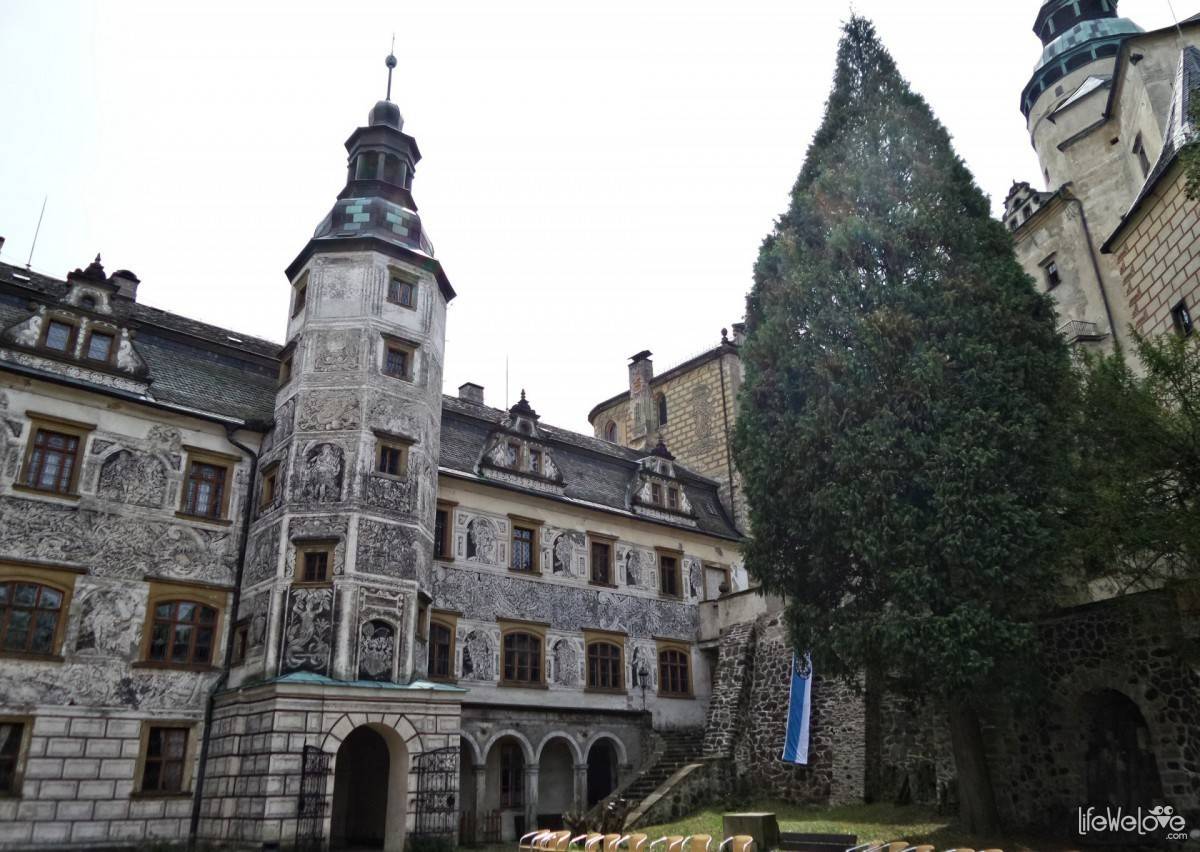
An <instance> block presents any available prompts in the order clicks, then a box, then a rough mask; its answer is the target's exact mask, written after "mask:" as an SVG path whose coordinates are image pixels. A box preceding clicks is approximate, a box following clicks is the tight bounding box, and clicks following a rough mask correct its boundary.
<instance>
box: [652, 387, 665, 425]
mask: <svg viewBox="0 0 1200 852" xmlns="http://www.w3.org/2000/svg"><path fill="white" fill-rule="evenodd" d="M654 402H655V404H656V405H657V406H658V425H659V426H665V425H666V423H667V395H666V394H665V393H660V394H659V395H658V396H656V397H655V398H654Z"/></svg>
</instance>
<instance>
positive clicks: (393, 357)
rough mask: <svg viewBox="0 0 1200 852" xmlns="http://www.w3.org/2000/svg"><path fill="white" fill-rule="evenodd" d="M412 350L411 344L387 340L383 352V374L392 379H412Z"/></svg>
mask: <svg viewBox="0 0 1200 852" xmlns="http://www.w3.org/2000/svg"><path fill="white" fill-rule="evenodd" d="M414 352H415V350H414V349H413V347H412V346H408V345H406V344H403V343H400V342H398V341H388V342H387V343H386V344H385V346H384V352H383V374H384V375H385V376H391V377H392V378H393V379H404V380H405V381H412V373H413V354H414Z"/></svg>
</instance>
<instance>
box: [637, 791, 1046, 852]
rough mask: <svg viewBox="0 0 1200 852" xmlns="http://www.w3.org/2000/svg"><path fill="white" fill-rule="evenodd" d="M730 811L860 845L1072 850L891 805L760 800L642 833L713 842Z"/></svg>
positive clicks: (1043, 851)
mask: <svg viewBox="0 0 1200 852" xmlns="http://www.w3.org/2000/svg"><path fill="white" fill-rule="evenodd" d="M729 811H745V812H755V811H760V812H765V813H774V814H775V816H776V818H777V819H778V820H779V830H780V831H796V832H804V833H806V834H853V835H854V836H856V837H857V838H858V842H859V843H866V842H868V841H878V842H880V843H882V842H885V841H888V840H907V841H908V842H909V843H911V844H916V843H932V844H934V845H935V846H937V847H938V848H939V849H951V848H953V847H955V846H969V847H972V848H975V849H987V848H993V847H994V848H999V849H1003V850H1005V852H1056V850H1065V849H1067V848H1069V847H1067V846H1064V845H1063V844H1062V843H1061V842H1056V841H1049V840H1047V839H1046V838H1038V837H1030V836H1025V835H1015V836H1013V835H1009V836H1005V837H985V838H980V837H973V836H971V835H969V834H967V833H966V832H963V831H961V830H960V829H958V827H957V826H955V825H954V822H953V821H952V820H951V819H950V818H949V817H946V816H944V815H940V814H937V813H935V812H934V811H933V810H931V809H928V808H921V807H900V806H897V805H889V804H872V805H847V806H844V807H836V808H827V807H818V806H813V805H793V804H788V803H786V802H778V801H770V800H757V801H751V802H748V803H744V804H738V805H735V806H730V807H725V808H706V809H705V810H702V811H698V812H697V813H694V814H692V815H691V816H689V817H687V818H685V819H682V820H679V821H678V822H672V823H668V824H666V825H655V826H648V827H646V828H642V829H638V831H644V832H645V833H646V834H649V835H650V836H651V838H656V837H662V836H664V835H669V834H682V835H688V834H711V835H712V836H713V837H714V838H720V837H721V836H722V832H721V815H722V814H723V813H726V812H729Z"/></svg>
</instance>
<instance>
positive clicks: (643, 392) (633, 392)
mask: <svg viewBox="0 0 1200 852" xmlns="http://www.w3.org/2000/svg"><path fill="white" fill-rule="evenodd" d="M651 354H652V353H651V352H650V351H649V350H643V351H641V352H639V353H638V354H636V355H634V356H632V357H631V358H630V359H629V404H630V406H632V410H633V416H632V418H631V421H632V423H633V429H632V430H631V431H630V433H629V446H630V447H632V448H633V449H635V450H646V449H649V448H650V447H652V446H654V440H653V438H652V436H653V434H654V423H655V412H654V398H653V395H652V394H651V393H650V382H651V381H652V380H653V379H654V362H653V361H651V360H650V355H651Z"/></svg>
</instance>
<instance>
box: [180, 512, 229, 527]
mask: <svg viewBox="0 0 1200 852" xmlns="http://www.w3.org/2000/svg"><path fill="white" fill-rule="evenodd" d="M175 517H177V518H182V519H183V520H185V521H195V522H196V523H200V524H213V525H214V526H218V527H231V526H233V521H231V520H229V519H228V518H210V517H208V516H207V515H193V514H190V513H188V512H176V513H175Z"/></svg>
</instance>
